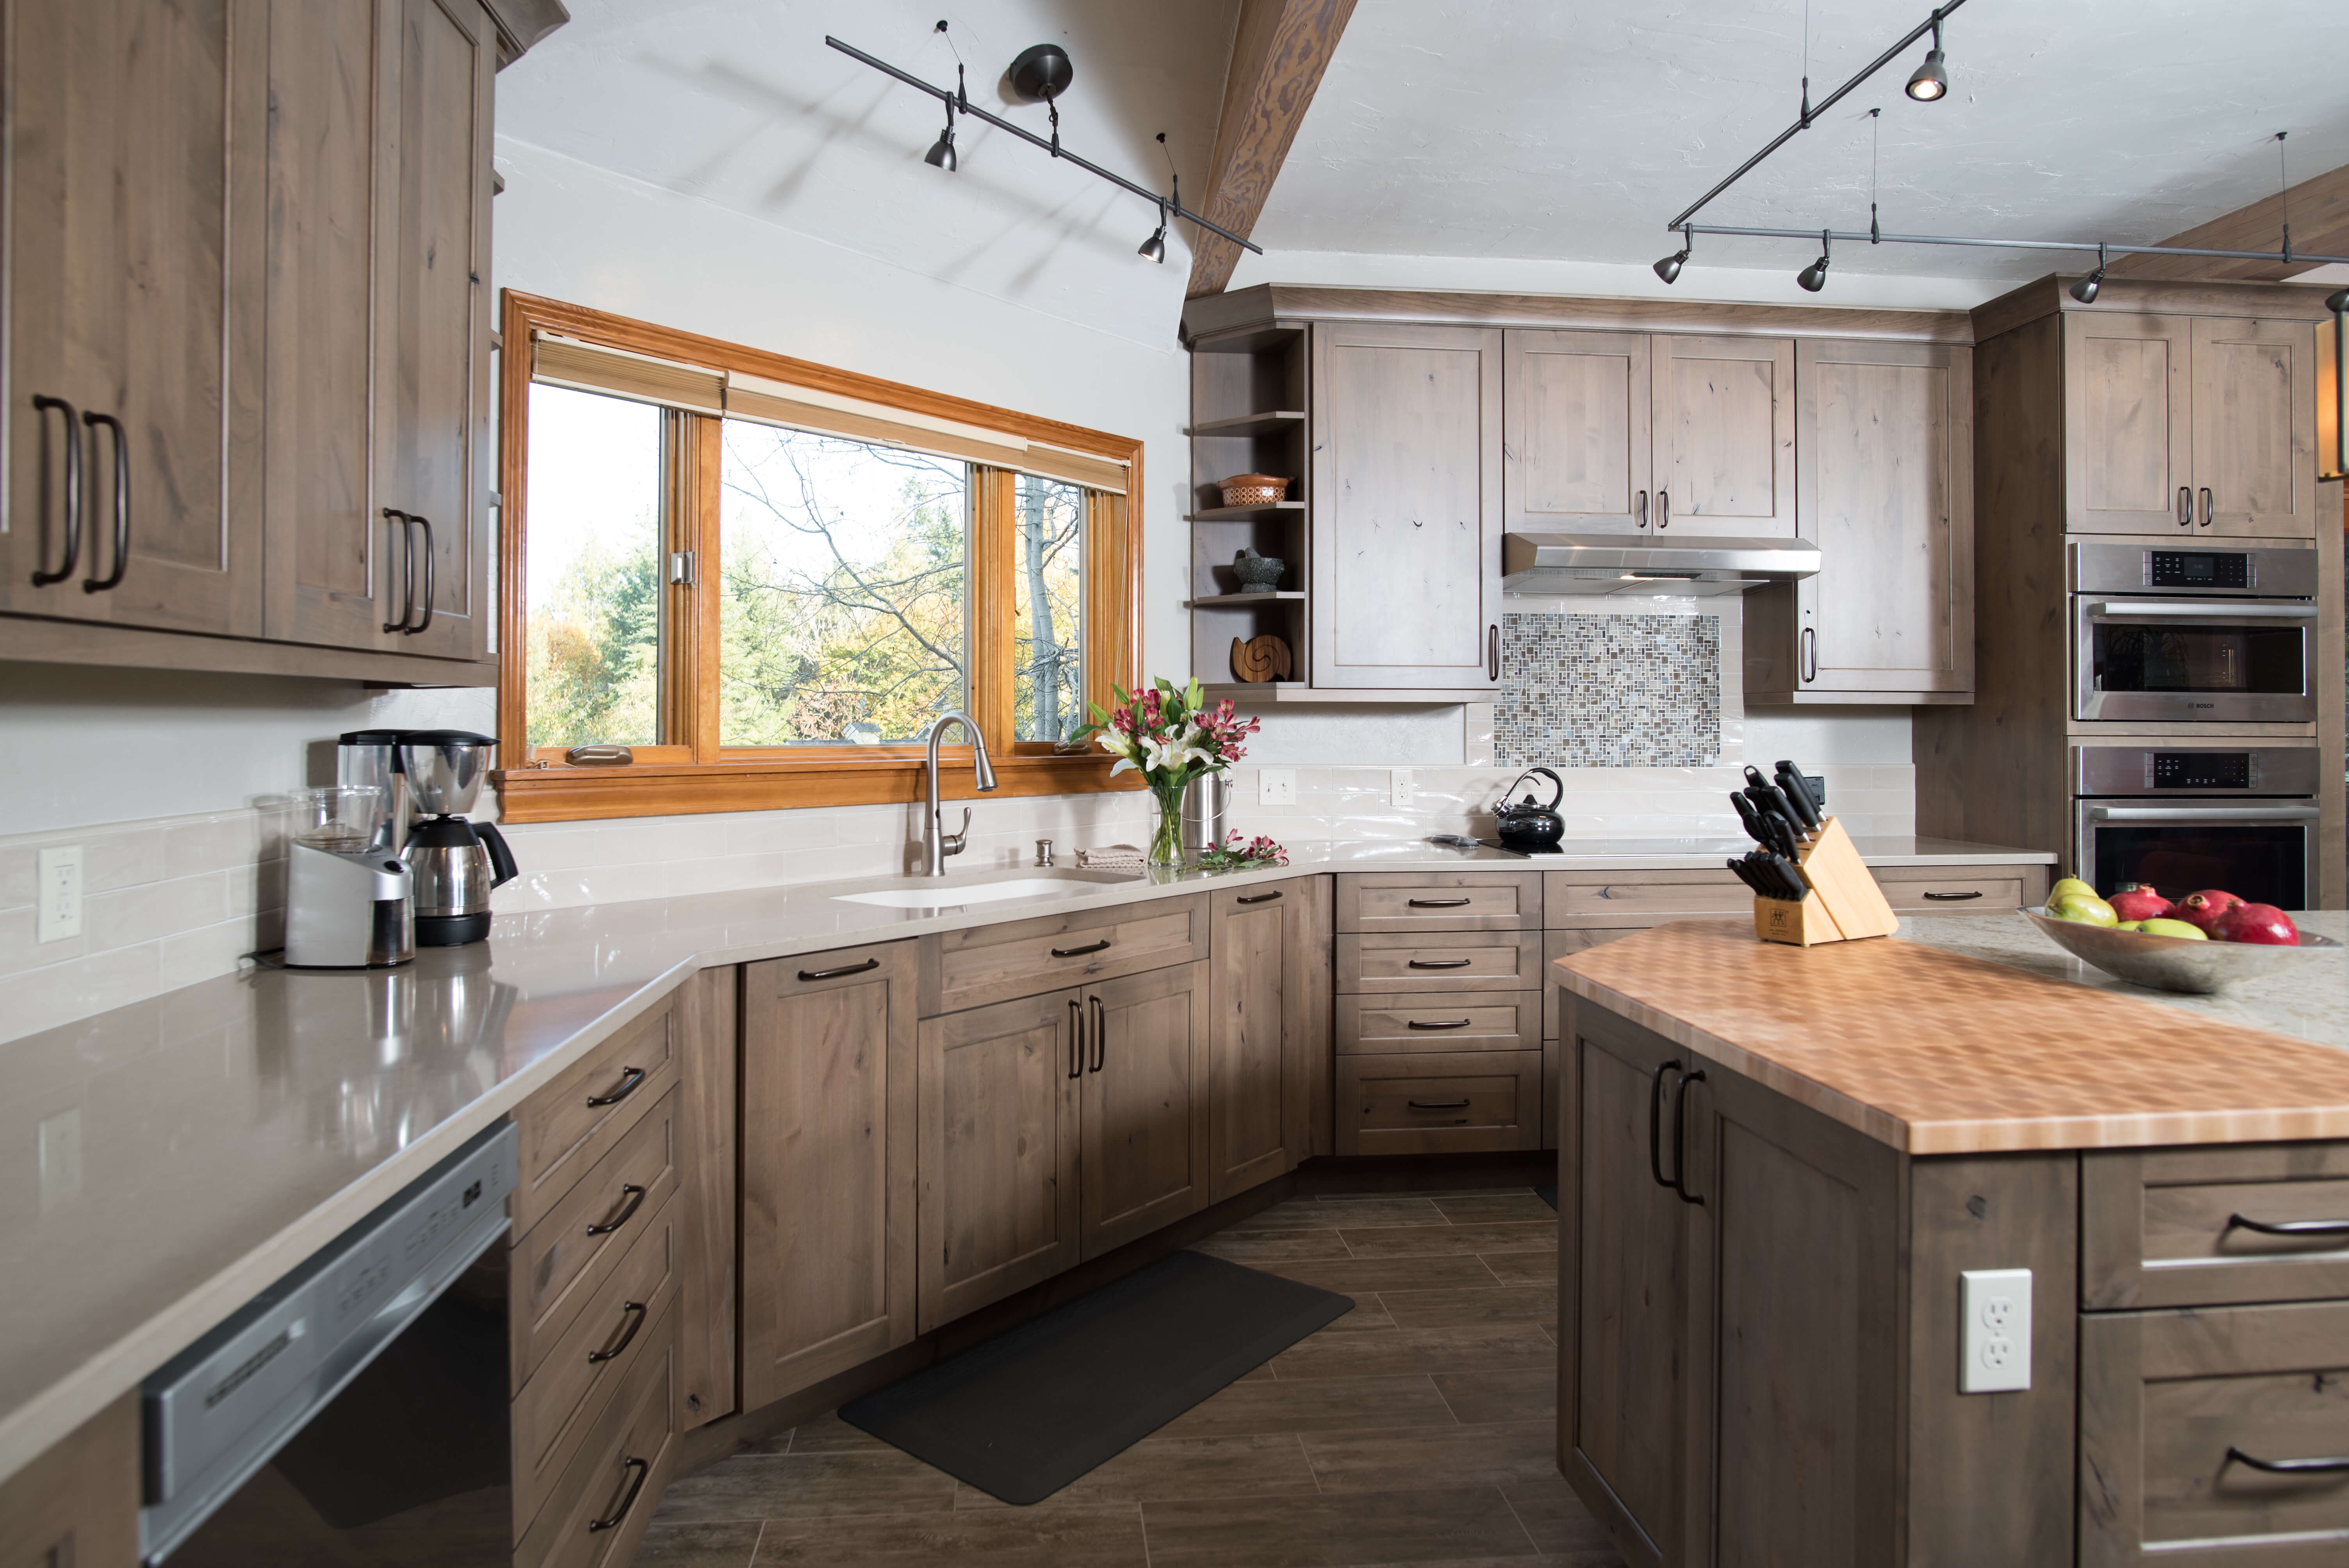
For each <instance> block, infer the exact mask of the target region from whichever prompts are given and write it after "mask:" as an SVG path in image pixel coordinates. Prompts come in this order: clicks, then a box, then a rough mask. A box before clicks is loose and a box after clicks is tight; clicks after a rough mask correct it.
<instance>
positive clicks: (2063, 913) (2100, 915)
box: [2047, 878, 2121, 925]
mask: <svg viewBox="0 0 2349 1568" xmlns="http://www.w3.org/2000/svg"><path fill="white" fill-rule="evenodd" d="M2065 880H2066V881H2069V880H2070V879H2069V878H2066V879H2065ZM2056 886H2057V887H2058V888H2059V889H2060V888H2062V886H2063V883H2061V882H2059V883H2057V884H2056ZM2086 886H2087V884H2086V883H2085V882H2075V883H2074V884H2073V888H2074V890H2075V891H2067V892H2061V893H2060V894H2059V893H2051V894H2050V895H2049V896H2048V899H2047V913H2050V914H2052V915H2054V917H2055V918H2056V919H2058V920H2076V921H2078V922H2079V923H2081V924H2083V925H2118V924H2119V923H2120V918H2121V917H2120V916H2119V915H2117V914H2115V913H2113V906H2112V905H2111V904H2108V903H2106V902H2105V901H2104V900H2103V899H2100V898H2098V897H2097V896H2096V895H2095V893H2094V892H2085V891H2077V890H2083V889H2085V888H2086Z"/></svg>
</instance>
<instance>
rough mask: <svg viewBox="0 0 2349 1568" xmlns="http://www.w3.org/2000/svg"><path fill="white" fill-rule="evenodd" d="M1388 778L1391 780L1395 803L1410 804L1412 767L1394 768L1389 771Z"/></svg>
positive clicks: (1391, 790) (1398, 804)
mask: <svg viewBox="0 0 2349 1568" xmlns="http://www.w3.org/2000/svg"><path fill="white" fill-rule="evenodd" d="M1388 778H1389V779H1390V780H1391V785H1390V790H1389V793H1390V795H1391V797H1392V800H1393V802H1394V804H1396V805H1397V806H1408V805H1410V804H1411V769H1408V768H1397V769H1393V770H1392V771H1391V772H1390V773H1389V775H1388Z"/></svg>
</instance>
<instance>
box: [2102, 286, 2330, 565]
mask: <svg viewBox="0 0 2349 1568" xmlns="http://www.w3.org/2000/svg"><path fill="white" fill-rule="evenodd" d="M2063 330H2064V449H2065V473H2064V501H2065V505H2064V519H2065V527H2066V528H2067V529H2068V530H2069V531H2072V532H2075V533H2147V534H2170V535H2177V536H2180V537H2185V536H2202V535H2210V536H2220V535H2232V536H2236V537H2245V536H2250V537H2265V538H2310V537H2313V535H2314V533H2315V531H2316V459H2315V452H2316V380H2315V376H2316V372H2315V364H2314V356H2315V352H2316V338H2315V334H2314V332H2313V329H2312V328H2311V326H2310V325H2309V324H2308V323H2307V322H2306V321H2292V320H2260V319H2257V318H2242V317H2210V316H2202V317H2197V316H2186V315H2137V314H2130V313H2122V312H2112V313H2100V312H2094V311H2069V312H2066V313H2064V327H2063Z"/></svg>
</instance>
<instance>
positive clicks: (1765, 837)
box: [1745, 789, 1796, 856]
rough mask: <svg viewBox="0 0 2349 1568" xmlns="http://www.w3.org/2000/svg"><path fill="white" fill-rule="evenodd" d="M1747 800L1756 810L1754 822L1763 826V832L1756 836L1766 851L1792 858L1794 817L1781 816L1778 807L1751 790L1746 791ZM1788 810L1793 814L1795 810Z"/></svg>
mask: <svg viewBox="0 0 2349 1568" xmlns="http://www.w3.org/2000/svg"><path fill="white" fill-rule="evenodd" d="M1745 799H1746V800H1747V802H1748V803H1749V804H1751V805H1752V806H1753V808H1754V820H1755V821H1757V822H1759V823H1760V824H1761V825H1762V831H1761V832H1760V833H1759V834H1757V835H1756V837H1758V838H1759V839H1760V840H1761V841H1762V847H1763V848H1764V849H1765V850H1775V851H1777V852H1778V853H1780V854H1782V855H1787V856H1792V855H1793V854H1794V852H1795V842H1796V841H1795V822H1794V819H1793V817H1792V816H1791V815H1787V816H1781V815H1780V814H1779V811H1778V808H1777V807H1775V806H1774V805H1771V804H1770V803H1769V802H1768V801H1766V800H1764V799H1762V798H1761V797H1760V796H1758V795H1756V794H1755V793H1754V791H1753V790H1751V789H1748V790H1746V791H1745ZM1786 810H1787V811H1788V812H1789V813H1791V812H1792V811H1793V810H1794V808H1793V807H1791V806H1789V807H1787V808H1786Z"/></svg>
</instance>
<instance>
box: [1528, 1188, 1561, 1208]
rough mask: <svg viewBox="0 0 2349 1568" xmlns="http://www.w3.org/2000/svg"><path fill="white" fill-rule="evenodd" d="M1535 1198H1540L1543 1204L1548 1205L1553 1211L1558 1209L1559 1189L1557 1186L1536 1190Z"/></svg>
mask: <svg viewBox="0 0 2349 1568" xmlns="http://www.w3.org/2000/svg"><path fill="white" fill-rule="evenodd" d="M1534 1196H1535V1197H1537V1198H1539V1199H1540V1200H1541V1201H1542V1202H1545V1203H1547V1204H1548V1205H1549V1206H1550V1207H1551V1208H1553V1209H1555V1208H1557V1186H1556V1185H1555V1184H1553V1185H1550V1186H1547V1187H1537V1188H1535V1189H1534Z"/></svg>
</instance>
